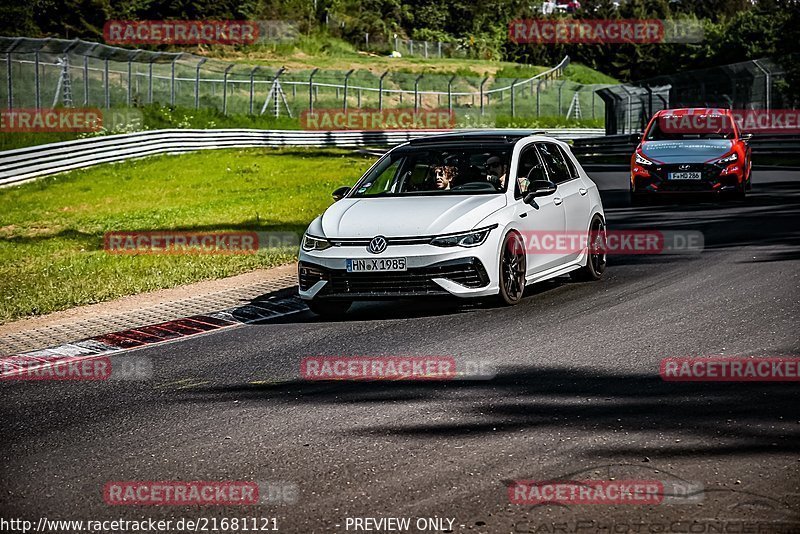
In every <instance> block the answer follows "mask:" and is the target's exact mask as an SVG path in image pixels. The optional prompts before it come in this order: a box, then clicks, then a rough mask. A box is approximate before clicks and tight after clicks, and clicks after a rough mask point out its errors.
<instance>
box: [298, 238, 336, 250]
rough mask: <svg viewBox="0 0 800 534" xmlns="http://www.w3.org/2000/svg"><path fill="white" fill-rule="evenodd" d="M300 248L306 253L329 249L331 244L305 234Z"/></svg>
mask: <svg viewBox="0 0 800 534" xmlns="http://www.w3.org/2000/svg"><path fill="white" fill-rule="evenodd" d="M302 247H303V250H306V251H311V250H325V249H326V248H331V243H330V241H328V240H327V239H322V238H321V237H314V236H312V235H308V234H306V235H304V236H303V245H302Z"/></svg>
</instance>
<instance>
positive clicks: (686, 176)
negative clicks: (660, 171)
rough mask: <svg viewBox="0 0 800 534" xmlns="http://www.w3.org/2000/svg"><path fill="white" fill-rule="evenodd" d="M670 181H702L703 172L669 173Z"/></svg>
mask: <svg viewBox="0 0 800 534" xmlns="http://www.w3.org/2000/svg"><path fill="white" fill-rule="evenodd" d="M669 179H670V180H702V179H703V173H702V172H671V173H669Z"/></svg>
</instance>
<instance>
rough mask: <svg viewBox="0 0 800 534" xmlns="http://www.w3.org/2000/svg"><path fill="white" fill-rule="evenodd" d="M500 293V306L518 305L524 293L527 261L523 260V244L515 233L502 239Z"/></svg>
mask: <svg viewBox="0 0 800 534" xmlns="http://www.w3.org/2000/svg"><path fill="white" fill-rule="evenodd" d="M499 264H500V293H499V294H498V297H499V300H500V303H501V304H505V305H506V306H513V305H515V304H519V302H520V301H521V300H522V295H523V293H525V274H526V271H527V260H526V258H525V242H524V241H523V240H522V236H521V235H519V234H518V233H517V232H509V233H508V234H507V235H506V237H505V239H503V248H502V249H501V250H500V262H499Z"/></svg>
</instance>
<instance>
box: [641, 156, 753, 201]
mask: <svg viewBox="0 0 800 534" xmlns="http://www.w3.org/2000/svg"><path fill="white" fill-rule="evenodd" d="M673 172H700V173H701V178H700V180H670V179H669V173H673ZM743 182H744V180H743V171H742V165H741V164H739V163H734V164H731V165H727V166H721V165H716V164H713V163H690V164H680V163H671V164H656V165H652V166H648V167H644V166H640V165H634V166H633V167H632V168H631V190H632V191H633V192H634V193H635V194H637V195H638V194H648V193H652V194H655V193H726V192H734V191H738V190H741V188H742V187H743V185H742V184H743Z"/></svg>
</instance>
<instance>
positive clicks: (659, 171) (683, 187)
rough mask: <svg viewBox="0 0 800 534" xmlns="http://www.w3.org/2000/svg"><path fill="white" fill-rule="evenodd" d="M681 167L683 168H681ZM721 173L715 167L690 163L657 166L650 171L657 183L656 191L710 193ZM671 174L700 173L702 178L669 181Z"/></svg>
mask: <svg viewBox="0 0 800 534" xmlns="http://www.w3.org/2000/svg"><path fill="white" fill-rule="evenodd" d="M681 167H683V168H681ZM721 171H722V169H720V168H719V167H717V166H716V165H711V164H707V163H691V164H688V165H687V164H683V163H681V164H678V163H673V164H666V165H659V166H657V167H656V168H655V169H654V170H652V171H650V172H651V174H652V175H653V178H655V181H657V182H659V184H658V189H659V190H660V191H686V192H692V191H698V192H701V191H712V190H713V188H714V184H716V183H717V182H718V181H719V173H720V172H721ZM671 172H700V173H702V178H701V179H700V180H669V179H668V177H669V173H671Z"/></svg>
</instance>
